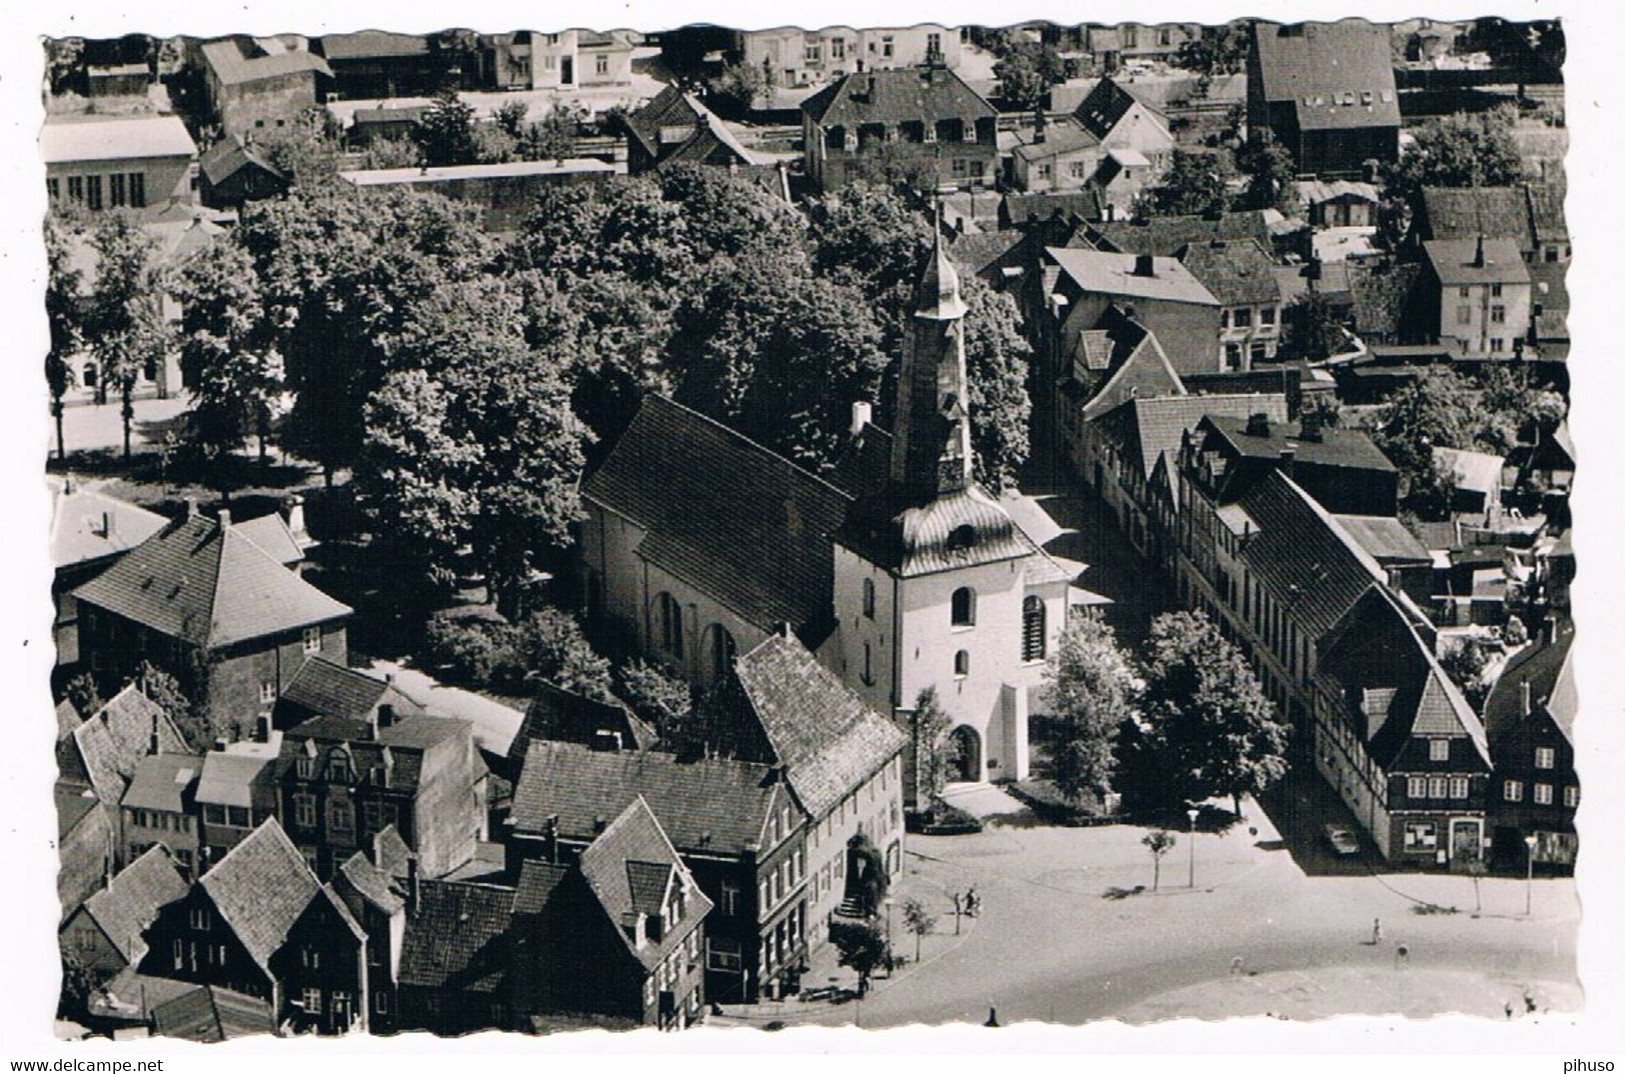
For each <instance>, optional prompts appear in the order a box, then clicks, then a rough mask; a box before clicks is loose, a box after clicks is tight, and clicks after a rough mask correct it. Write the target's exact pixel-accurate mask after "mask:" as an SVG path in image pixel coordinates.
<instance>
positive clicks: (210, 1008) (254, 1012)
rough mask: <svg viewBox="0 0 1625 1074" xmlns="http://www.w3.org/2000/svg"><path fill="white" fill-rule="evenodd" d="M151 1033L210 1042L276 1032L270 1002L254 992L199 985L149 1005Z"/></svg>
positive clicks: (274, 1018)
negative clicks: (154, 1005)
mask: <svg viewBox="0 0 1625 1074" xmlns="http://www.w3.org/2000/svg"><path fill="white" fill-rule="evenodd" d="M152 1029H153V1033H154V1034H155V1035H157V1036H160V1037H175V1038H178V1039H180V1040H194V1041H199V1042H201V1043H207V1044H212V1043H215V1042H217V1041H223V1040H236V1039H237V1038H239V1037H253V1036H259V1035H260V1034H265V1033H275V1032H276V1017H275V1015H274V1014H273V1013H272V1011H271V1004H270V1003H269V1002H267V1001H266V1000H263V999H260V998H259V997H258V996H247V995H244V994H243V993H241V992H233V991H231V990H230V989H226V988H220V987H218V986H216V985H203V986H201V987H199V988H197V989H196V990H194V991H192V992H188V993H186V994H185V995H184V996H177V997H175V998H174V999H172V1000H169V1001H168V1002H167V1003H160V1004H159V1005H158V1006H156V1007H154V1008H153V1009H152Z"/></svg>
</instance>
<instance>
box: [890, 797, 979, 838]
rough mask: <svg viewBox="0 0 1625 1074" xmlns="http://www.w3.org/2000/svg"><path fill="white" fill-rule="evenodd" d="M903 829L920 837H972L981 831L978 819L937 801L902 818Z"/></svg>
mask: <svg viewBox="0 0 1625 1074" xmlns="http://www.w3.org/2000/svg"><path fill="white" fill-rule="evenodd" d="M903 820H904V828H905V830H907V831H909V832H916V833H918V834H920V835H972V834H974V833H976V832H979V831H981V830H982V822H981V820H980V819H979V818H977V817H975V816H973V815H972V814H970V813H967V812H965V811H964V810H963V809H960V808H959V807H958V806H956V805H949V804H948V803H947V802H944V801H942V800H941V799H938V800H937V801H934V802H932V803H931V804H930V805H929V806H928V807H926V808H925V809H923V810H917V811H915V812H911V813H909V814H908V815H907V816H905V817H904V818H903Z"/></svg>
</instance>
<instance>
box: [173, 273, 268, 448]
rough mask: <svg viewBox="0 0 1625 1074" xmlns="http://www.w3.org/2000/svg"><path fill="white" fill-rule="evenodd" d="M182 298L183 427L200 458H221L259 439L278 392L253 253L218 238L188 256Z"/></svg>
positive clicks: (180, 284)
mask: <svg viewBox="0 0 1625 1074" xmlns="http://www.w3.org/2000/svg"><path fill="white" fill-rule="evenodd" d="M175 296H176V298H177V299H178V300H179V301H180V304H181V310H182V314H181V353H180V361H181V369H182V371H183V372H184V373H185V374H186V377H187V381H188V383H189V384H190V385H191V388H192V408H191V410H189V411H188V412H187V428H188V431H189V433H190V435H191V437H192V439H193V442H194V444H195V445H196V446H197V447H198V448H199V449H200V450H201V451H202V453H203V455H204V456H205V457H206V458H210V459H220V458H223V457H225V456H228V455H230V454H231V453H232V452H234V451H236V450H237V448H238V447H240V446H241V445H242V442H243V440H244V439H246V438H247V437H248V436H249V435H250V434H254V433H257V434H258V435H259V445H260V457H261V459H263V458H264V457H265V437H266V433H267V429H268V427H269V425H270V422H271V419H272V417H273V416H274V414H275V412H276V409H277V406H278V404H279V401H280V399H281V395H282V391H283V377H282V356H281V355H280V354H278V353H277V351H276V349H275V347H274V346H273V343H272V337H273V333H272V331H271V327H270V325H269V324H267V323H266V321H265V319H264V318H263V317H262V316H261V309H262V308H263V306H262V302H261V298H260V293H259V280H258V277H257V276H256V275H255V273H254V262H253V259H252V258H250V257H249V256H248V254H247V253H246V252H245V251H244V250H243V249H242V248H241V247H240V246H238V245H236V244H235V243H231V242H220V243H216V244H215V245H213V246H211V247H210V248H209V249H207V250H205V251H203V252H202V253H200V254H198V255H197V256H196V257H194V258H192V259H191V260H190V261H189V262H187V264H186V266H185V268H184V269H183V270H182V271H181V273H180V277H179V281H178V284H177V286H176V289H175Z"/></svg>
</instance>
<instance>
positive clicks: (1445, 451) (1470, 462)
mask: <svg viewBox="0 0 1625 1074" xmlns="http://www.w3.org/2000/svg"><path fill="white" fill-rule="evenodd" d="M1433 460H1434V462H1436V463H1438V465H1439V466H1441V467H1444V468H1445V469H1448V470H1449V471H1450V472H1451V474H1452V475H1453V476H1454V477H1455V481H1456V487H1457V488H1459V489H1466V490H1467V491H1468V492H1482V493H1486V494H1488V493H1492V492H1495V491H1496V490H1498V489H1499V488H1500V487H1501V470H1502V468H1503V467H1504V466H1505V465H1506V459H1504V458H1502V457H1501V456H1500V455H1491V454H1489V453H1488V452H1484V451H1466V450H1463V449H1460V448H1447V447H1436V448H1434V449H1433Z"/></svg>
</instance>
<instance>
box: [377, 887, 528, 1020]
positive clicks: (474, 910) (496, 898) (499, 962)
mask: <svg viewBox="0 0 1625 1074" xmlns="http://www.w3.org/2000/svg"><path fill="white" fill-rule="evenodd" d="M513 909H514V891H513V889H512V888H499V887H492V886H490V885H487V884H469V883H460V882H457V881H451V880H424V881H420V882H419V884H418V900H417V905H416V906H415V907H414V909H413V912H412V913H411V914H410V915H408V917H407V919H406V938H405V939H404V940H403V941H402V943H401V967H400V983H401V984H402V985H407V986H412V987H417V988H434V989H440V990H442V991H445V992H481V993H489V992H494V991H496V990H497V988H498V987H500V986H501V984H502V981H503V979H504V977H505V976H506V974H507V967H508V963H509V961H510V960H511V957H512V955H511V952H510V950H509V945H508V925H509V922H510V921H511V920H512V917H513Z"/></svg>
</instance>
